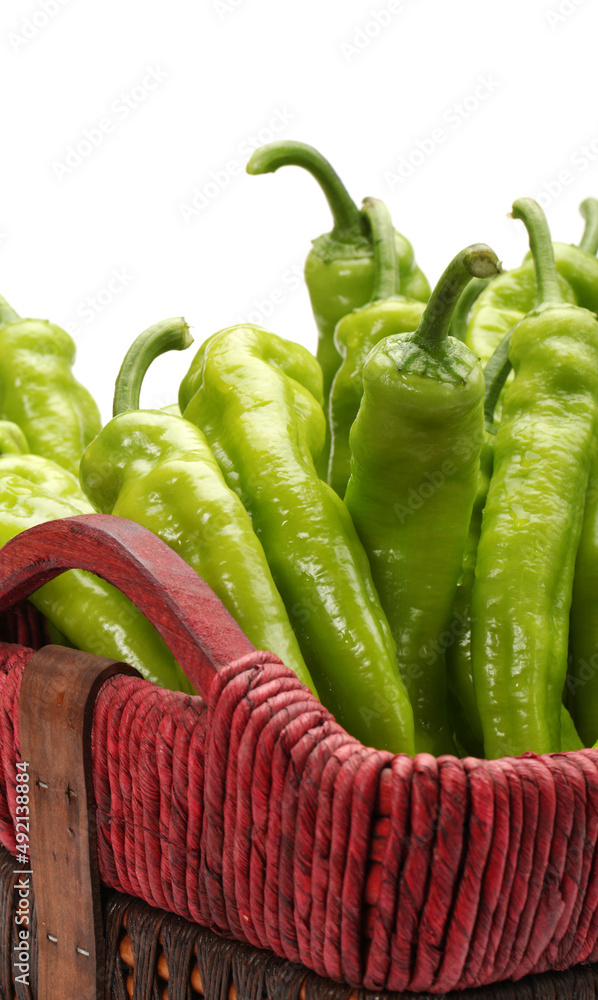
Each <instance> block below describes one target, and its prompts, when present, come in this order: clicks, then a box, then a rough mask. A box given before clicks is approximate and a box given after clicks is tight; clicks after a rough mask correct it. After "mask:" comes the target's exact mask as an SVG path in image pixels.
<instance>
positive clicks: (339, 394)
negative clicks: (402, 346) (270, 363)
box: [328, 198, 425, 497]
mask: <svg viewBox="0 0 598 1000" xmlns="http://www.w3.org/2000/svg"><path fill="white" fill-rule="evenodd" d="M363 213H364V215H365V217H366V218H367V220H368V222H369V226H370V231H371V233H372V238H373V244H374V260H375V267H376V282H375V285H374V289H373V292H372V300H371V302H369V303H368V304H367V305H365V306H362V307H361V308H360V309H354V310H353V312H352V313H349V314H348V315H347V316H343V318H342V319H341V320H339V322H338V323H337V326H336V329H335V331H334V344H335V347H336V349H337V351H338V353H339V355H340V357H341V359H342V360H341V364H340V367H339V368H338V370H337V372H336V374H335V376H334V380H333V383H332V389H331V391H330V401H329V407H328V423H329V426H330V438H331V445H330V458H329V461H328V482H329V483H330V485H331V486H332V489H333V490H334V491H335V492H336V493H338V495H339V497H344V495H345V490H346V488H347V483H348V482H349V476H350V475H351V447H350V445H349V432H350V430H351V426H352V424H353V421H354V420H355V418H356V416H357V413H358V410H359V405H360V403H361V397H362V396H363V366H364V363H365V360H366V358H367V356H368V354H369V352H370V351H371V349H372V347H374V345H375V344H377V343H378V341H380V340H383V339H384V338H385V337H388V336H390V335H391V334H396V333H407V332H413V330H415V329H416V328H417V326H418V325H419V321H420V319H421V317H422V313H423V311H424V308H425V306H424V303H423V302H419V301H417V300H416V299H408V298H405V297H404V296H402V295H400V294H399V289H400V275H399V266H398V261H397V256H396V253H395V241H394V230H393V228H392V221H391V218H390V214H389V212H388V209H387V208H386V206H385V205H384V203H383V202H381V201H378V200H377V199H375V198H366V199H365V201H364V203H363Z"/></svg>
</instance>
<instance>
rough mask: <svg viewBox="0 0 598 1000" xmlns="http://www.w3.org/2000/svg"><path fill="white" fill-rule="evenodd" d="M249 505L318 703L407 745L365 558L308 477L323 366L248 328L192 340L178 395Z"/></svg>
mask: <svg viewBox="0 0 598 1000" xmlns="http://www.w3.org/2000/svg"><path fill="white" fill-rule="evenodd" d="M179 401H180V405H181V410H182V411H183V414H184V416H185V418H186V419H188V420H190V421H191V422H192V423H194V424H196V425H197V426H198V427H201V428H202V430H203V432H204V434H205V435H206V438H207V439H208V442H209V444H210V446H211V448H212V450H213V452H214V455H215V458H216V460H217V461H218V463H219V465H220V467H221V469H222V471H223V473H224V477H225V479H226V481H227V483H228V485H229V486H230V487H231V488H232V489H234V490H235V492H236V493H237V494H238V495H239V497H240V498H241V500H242V502H243V504H244V506H245V507H246V509H247V510H248V512H249V514H250V516H251V519H252V522H253V526H254V529H255V531H256V533H257V535H258V538H259V539H260V540H261V542H262V544H263V546H264V550H265V552H266V556H267V558H268V562H269V564H270V568H271V570H272V575H273V577H274V581H275V583H276V585H277V587H278V589H279V591H280V593H281V595H282V598H283V600H284V602H285V605H286V608H287V611H288V614H289V617H290V619H291V622H292V624H293V626H294V628H295V632H296V634H297V638H298V639H299V645H300V647H301V650H302V652H303V655H304V657H305V660H306V663H307V665H308V667H309V670H310V672H311V674H312V676H313V678H314V680H315V682H316V685H317V688H318V692H319V694H320V697H321V699H322V701H323V702H324V704H325V705H326V706H327V707H328V708H329V709H330V711H332V712H333V713H334V715H335V716H336V718H337V720H338V721H339V722H340V723H341V725H344V726H345V727H346V728H347V729H348V730H349V732H351V733H352V734H353V735H354V736H356V737H358V738H359V739H361V740H362V741H363V742H365V743H366V744H368V745H370V746H371V745H375V746H378V747H380V748H382V749H388V750H392V751H394V752H399V751H405V752H407V753H411V752H413V715H412V710H411V706H410V704H409V699H408V697H407V694H406V691H405V688H404V685H403V683H402V681H401V678H400V675H399V672H398V669H397V665H396V650H395V645H394V642H393V639H392V636H391V634H390V629H389V627H388V623H387V621H386V618H385V615H384V612H383V611H382V608H381V606H380V602H379V600H378V596H377V594H376V591H375V589H374V586H373V583H372V578H371V573H370V569H369V566H368V561H367V557H366V555H365V552H364V551H363V548H362V546H361V544H360V542H359V539H358V537H357V534H356V532H355V528H354V526H353V523H352V521H351V518H350V517H349V514H348V512H347V509H346V507H345V506H344V504H343V503H342V501H341V500H340V499H339V498H338V496H337V495H336V494H335V493H334V491H333V490H332V489H331V488H330V487H329V486H327V485H326V483H324V482H323V481H322V480H321V479H320V478H319V477H318V475H317V472H316V469H315V466H314V459H315V458H317V456H318V454H319V453H320V451H321V448H322V444H323V441H324V433H325V421H324V415H323V412H322V407H321V402H322V373H321V370H320V367H319V365H318V362H317V361H316V359H315V358H313V357H312V356H311V355H310V354H309V352H308V351H307V350H306V349H305V348H304V347H301V346H300V345H298V344H292V343H290V342H288V341H285V340H282V339H281V338H280V337H277V336H275V335H274V334H272V333H268V332H267V331H265V330H261V329H259V328H257V327H253V326H238V327H231V328H229V329H226V330H222V331H220V332H219V333H217V334H215V335H214V336H213V337H210V338H209V340H207V341H206V342H205V343H204V344H203V345H202V346H201V347H200V349H199V352H198V353H197V355H196V357H195V359H194V361H193V363H192V365H191V368H190V370H189V372H188V373H187V375H186V376H185V378H184V380H183V383H182V385H181V389H180V397H179Z"/></svg>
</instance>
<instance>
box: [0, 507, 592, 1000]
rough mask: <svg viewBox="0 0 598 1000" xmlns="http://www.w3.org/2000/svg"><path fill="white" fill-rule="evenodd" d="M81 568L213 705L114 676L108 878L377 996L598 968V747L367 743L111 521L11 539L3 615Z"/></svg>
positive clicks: (14, 732)
mask: <svg viewBox="0 0 598 1000" xmlns="http://www.w3.org/2000/svg"><path fill="white" fill-rule="evenodd" d="M73 566H81V567H83V568H86V569H95V570H96V571H97V572H98V575H101V576H103V577H105V578H106V579H108V580H110V581H111V582H114V583H116V584H117V585H118V586H120V587H121V589H123V590H124V591H125V592H126V593H128V594H129V596H131V597H132V599H134V600H135V602H136V603H137V604H138V605H139V606H140V607H141V608H142V609H143V610H144V611H145V613H146V614H147V615H148V617H150V619H151V620H152V621H153V622H154V624H155V625H156V627H157V629H158V631H159V632H161V634H162V635H163V636H164V638H165V639H166V641H167V642H168V643H169V645H170V647H171V649H172V650H173V652H174V653H175V655H176V656H177V658H178V659H179V660H180V662H181V663H182V665H183V666H184V668H185V669H186V670H187V672H188V673H189V676H190V677H191V679H192V681H193V683H194V684H195V686H196V687H197V688H198V689H200V690H201V692H202V694H203V696H204V698H205V703H204V701H202V700H201V699H199V698H194V697H190V696H187V695H183V694H177V693H173V692H168V691H164V690H162V689H160V688H157V687H156V686H153V685H151V684H149V683H147V682H145V681H143V680H138V679H132V678H128V677H123V676H117V677H113V678H111V679H110V680H108V681H107V682H106V683H105V684H104V685H103V687H102V689H101V691H100V693H99V696H98V699H97V702H96V708H95V714H94V725H93V763H94V784H95V795H96V802H97V809H98V851H99V859H100V870H101V877H102V879H103V881H104V882H105V883H106V884H107V885H109V886H112V887H114V888H116V889H118V890H120V891H123V892H128V893H131V894H132V895H135V896H137V897H139V898H141V899H144V900H145V901H146V902H147V903H149V904H151V905H152V906H159V907H162V908H164V909H166V910H170V911H172V912H174V913H178V914H180V915H181V916H184V917H187V918H188V919H191V920H194V921H197V922H198V923H201V924H203V925H205V926H209V927H211V928H212V929H214V930H216V931H217V932H218V933H220V934H222V935H224V936H229V937H233V938H236V939H238V940H239V941H244V942H247V943H249V944H252V945H257V946H259V947H263V948H269V949H271V950H272V951H273V952H274V953H275V954H277V955H279V956H282V957H286V958H289V959H290V960H291V961H297V962H302V963H303V964H304V965H306V966H307V967H308V968H310V969H313V970H314V971H315V972H317V973H319V974H320V975H323V976H327V977H329V978H331V979H335V980H337V981H343V982H346V983H348V984H350V985H351V986H361V985H363V986H365V987H367V988H368V989H372V990H380V989H389V990H396V991H402V990H414V991H428V992H431V993H435V994H438V993H442V992H445V991H448V990H456V989H464V988H466V987H469V986H474V985H476V986H477V985H483V984H485V983H490V982H497V981H500V980H503V979H509V978H510V979H519V978H521V977H523V976H525V975H526V974H528V973H531V972H542V971H545V970H548V969H565V968H568V967H571V966H572V965H574V964H576V963H579V962H584V961H596V960H597V959H598V944H597V941H598V868H597V865H598V853H597V846H598V769H597V764H598V753H596V752H595V751H592V750H586V751H579V752H577V753H571V754H555V755H551V756H544V757H537V756H534V755H531V754H530V755H525V756H524V757H521V758H514V759H505V760H500V761H490V762H488V761H480V760H476V759H472V758H469V759H465V760H458V759H456V758H454V757H442V758H439V759H435V758H433V757H430V756H428V755H426V754H421V755H418V756H417V757H415V758H414V759H411V758H409V757H407V756H405V755H399V756H396V757H393V756H392V755H390V754H388V753H383V752H379V751H375V750H372V749H368V748H365V747H363V746H362V745H361V744H360V743H359V742H358V741H356V740H355V739H353V738H352V737H350V736H348V735H347V734H346V733H345V732H344V731H343V729H342V728H341V727H340V726H339V725H338V724H337V723H336V722H335V720H334V719H333V718H332V717H331V716H330V714H329V713H328V712H327V711H326V710H325V709H324V708H323V707H322V706H321V705H320V703H319V702H318V701H317V700H316V699H315V698H313V697H312V695H311V694H310V693H309V691H308V690H307V689H306V688H305V687H304V686H303V685H301V684H300V683H299V681H298V680H297V679H296V678H295V676H294V675H293V674H292V673H291V672H290V671H289V670H287V668H285V667H284V666H283V665H282V664H281V663H280V661H278V660H277V659H276V657H274V656H272V655H271V654H269V653H262V652H257V651H251V647H250V646H249V644H248V642H247V640H246V639H245V637H242V634H240V633H239V630H238V629H237V628H236V626H235V624H234V622H232V619H230V617H229V616H228V614H227V613H226V612H225V611H224V609H223V608H222V606H221V605H220V604H219V602H217V600H216V598H215V597H214V595H212V594H211V592H208V590H207V588H206V587H205V584H203V583H202V582H201V581H199V580H198V578H197V577H196V576H195V574H194V573H193V572H192V571H191V570H189V568H188V567H186V566H185V564H184V563H182V561H181V560H180V559H179V558H178V557H177V556H175V555H174V554H173V553H172V552H171V551H170V550H169V549H168V548H167V547H166V546H165V545H163V544H162V543H161V542H159V540H158V539H156V538H154V537H153V536H151V535H149V533H148V532H146V531H144V530H143V529H141V528H138V527H137V526H136V525H133V524H131V523H130V522H124V521H119V520H118V519H114V518H107V517H104V516H102V515H90V516H85V517H77V518H72V519H67V520H65V521H61V522H53V523H52V524H48V525H42V526H39V527H38V528H35V529H32V530H31V531H30V532H27V533H25V534H24V535H21V536H19V537H18V538H17V539H15V540H14V541H13V542H11V543H9V545H7V546H5V547H4V549H3V550H2V551H1V552H0V609H1V608H7V607H9V606H10V605H11V604H13V603H14V602H15V601H16V600H22V599H23V598H24V597H26V596H27V594H28V593H29V592H31V590H33V589H34V588H35V587H37V586H39V585H40V583H42V582H45V581H47V580H48V579H50V578H51V576H53V575H56V574H57V573H59V572H62V571H63V570H64V569H65V568H68V567H73ZM159 581H161V582H159ZM248 647H249V648H248ZM239 650H241V651H242V655H240V656H239ZM29 655H30V653H29V652H28V651H27V650H23V649H21V648H19V647H15V646H8V645H5V646H4V647H2V648H1V650H0V669H1V674H0V840H1V841H2V843H3V844H4V845H5V846H6V847H7V848H8V849H9V850H11V851H12V852H14V850H15V840H14V816H15V788H14V773H15V762H16V760H17V759H18V758H19V733H18V724H17V720H18V712H17V707H18V698H19V688H20V681H21V677H22V673H23V667H24V664H25V662H26V660H27V658H28V656H29ZM228 660H230V661H231V662H227V661H228ZM217 667H218V668H219V669H216V668H217Z"/></svg>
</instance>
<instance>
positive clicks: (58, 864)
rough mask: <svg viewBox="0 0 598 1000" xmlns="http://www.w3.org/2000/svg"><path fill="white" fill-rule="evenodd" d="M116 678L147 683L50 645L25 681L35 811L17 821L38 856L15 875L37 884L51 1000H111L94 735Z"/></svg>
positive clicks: (24, 730)
mask: <svg viewBox="0 0 598 1000" xmlns="http://www.w3.org/2000/svg"><path fill="white" fill-rule="evenodd" d="M115 673H126V674H131V675H134V676H139V674H138V673H137V671H136V670H133V668H132V667H129V666H127V665H126V664H124V663H117V662H116V661H114V660H107V659H105V658H104V657H103V656H93V655H92V654H90V653H82V652H80V651H79V650H76V649H64V648H63V647H61V646H45V647H44V648H43V649H41V650H39V652H37V653H34V655H33V656H32V658H31V659H30V661H29V663H28V664H27V666H26V667H25V672H24V674H23V681H22V684H21V694H20V697H19V731H20V744H21V760H22V761H24V762H25V765H24V767H25V771H23V768H21V769H20V770H19V774H18V776H17V780H18V781H23V780H24V774H26V775H27V778H28V780H27V782H26V784H25V785H22V786H21V788H23V789H28V790H29V791H28V796H26V797H28V798H29V810H30V813H29V815H28V817H27V819H26V822H23V817H22V815H21V817H20V816H19V814H18V813H17V816H16V824H17V834H18V832H19V826H21V827H22V828H23V829H26V830H28V840H29V851H28V852H27V853H26V854H25V855H22V854H21V855H19V854H17V860H16V861H15V870H17V871H19V872H20V874H19V883H18V884H19V885H20V886H21V888H22V889H23V891H24V892H26V891H27V888H28V887H29V886H30V883H31V879H33V886H34V889H35V905H36V914H37V934H38V983H37V995H38V996H39V997H40V998H41V997H44V1000H65V998H66V997H72V998H73V1000H74V998H78V1000H103V998H104V995H105V991H104V978H105V965H106V960H105V954H104V929H103V921H102V908H101V903H100V874H99V867H98V856H97V828H96V818H95V803H94V796H93V775H92V757H91V728H92V720H93V708H94V704H95V700H96V696H97V693H98V691H99V689H100V687H101V686H102V684H103V683H104V682H105V681H106V680H107V679H108V678H109V677H111V676H112V675H113V674H115ZM17 801H19V800H17ZM21 801H24V799H21ZM23 811H24V809H23V808H21V810H20V812H21V814H22V813H23ZM19 820H21V822H20V823H19ZM19 858H20V861H19ZM27 859H28V860H27Z"/></svg>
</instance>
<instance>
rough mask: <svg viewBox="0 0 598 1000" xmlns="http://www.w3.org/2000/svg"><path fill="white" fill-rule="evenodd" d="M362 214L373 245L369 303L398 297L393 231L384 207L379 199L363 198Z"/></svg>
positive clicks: (398, 279) (397, 273)
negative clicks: (372, 285) (371, 286)
mask: <svg viewBox="0 0 598 1000" xmlns="http://www.w3.org/2000/svg"><path fill="white" fill-rule="evenodd" d="M361 210H362V212H363V215H364V216H365V218H366V219H367V221H368V223H369V226H370V230H371V233H372V242H373V245H374V268H375V278H374V290H373V292H372V297H371V299H370V302H380V301H382V300H383V299H390V298H391V297H392V296H393V295H398V294H399V292H400V289H401V278H400V273H399V259H398V257H397V251H396V248H395V231H394V226H393V224H392V219H391V217H390V212H389V211H388V209H387V207H386V205H385V204H384V202H383V201H380V199H379V198H364V199H363V205H362V209H361Z"/></svg>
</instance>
